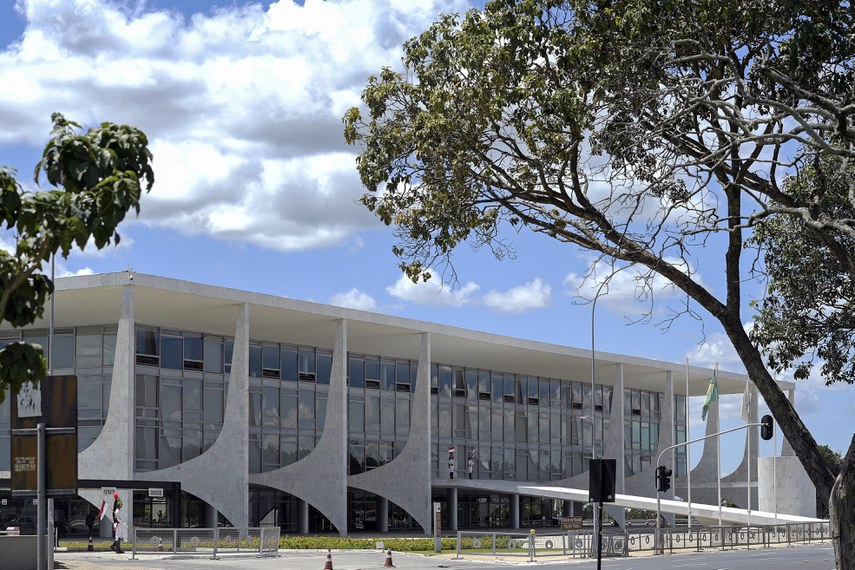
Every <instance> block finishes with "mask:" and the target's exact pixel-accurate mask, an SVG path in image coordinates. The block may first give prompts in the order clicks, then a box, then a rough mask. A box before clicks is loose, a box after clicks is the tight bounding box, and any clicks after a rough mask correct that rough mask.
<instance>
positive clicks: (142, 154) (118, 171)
mask: <svg viewBox="0 0 855 570" xmlns="http://www.w3.org/2000/svg"><path fill="white" fill-rule="evenodd" d="M51 119H52V122H53V130H52V133H51V139H50V140H49V142H48V143H47V145H46V146H45V149H44V153H43V154H42V158H41V160H40V161H39V162H38V164H37V165H36V167H35V171H34V181H35V183H36V185H37V186H39V185H40V184H42V183H44V182H47V183H48V184H49V185H50V189H45V190H37V191H35V192H29V191H26V190H25V189H24V188H23V187H22V186H21V184H20V183H19V182H18V181H17V179H16V178H15V174H16V173H15V172H14V171H13V170H11V169H8V168H0V220H2V223H3V224H4V229H5V230H6V231H7V233H10V234H12V235H13V236H14V239H15V252H14V253H10V252H8V251H5V250H2V249H0V282H2V294H0V322H2V321H6V322H8V323H9V324H11V325H12V326H13V327H23V326H26V325H29V324H32V323H33V322H35V320H36V319H38V318H41V317H42V315H43V314H44V309H45V302H46V300H47V298H48V296H49V295H51V294H52V293H53V282H52V281H51V280H50V278H49V277H48V276H47V275H45V273H44V271H43V267H44V265H43V264H44V263H45V262H47V261H49V260H50V258H51V256H53V255H55V254H57V253H59V254H60V255H62V256H63V257H67V256H68V255H69V253H70V252H71V251H72V250H73V249H74V248H75V247H76V248H80V249H83V248H84V247H86V246H87V244H89V243H90V242H91V244H92V245H93V246H94V247H96V248H97V249H101V248H103V247H105V246H107V245H109V244H110V243H115V244H118V243H119V239H120V236H119V233H118V231H117V227H118V224H119V223H120V222H121V221H122V220H124V218H125V216H126V215H127V213H128V212H129V211H131V210H134V211H135V212H136V213H139V200H140V196H141V194H142V191H143V189H145V191H146V192H147V191H149V190H150V189H151V187H152V184H154V172H153V170H152V168H151V164H150V162H151V159H152V156H151V152H150V151H149V150H148V140H147V138H146V136H145V134H144V133H143V132H142V131H140V130H138V129H136V128H134V127H129V126H125V125H115V124H112V123H101V124H100V125H98V126H96V127H93V128H91V129H89V130H88V131H86V132H85V133H81V132H80V131H81V126H80V125H79V124H77V123H74V122H72V121H69V120H67V119H66V118H65V117H63V116H62V115H60V114H59V113H54V114H53V115H52V117H51ZM46 370H47V366H46V362H45V358H44V353H43V350H42V348H41V347H39V346H37V345H33V344H30V343H25V342H14V343H10V344H7V345H6V346H4V347H3V348H2V349H0V402H2V401H3V399H4V398H5V394H6V389H7V388H11V389H12V393H13V394H14V393H17V391H18V389H19V387H20V386H21V384H22V383H23V382H26V381H38V379H39V378H41V377H43V376H44V375H45V373H46Z"/></svg>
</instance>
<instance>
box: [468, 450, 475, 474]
mask: <svg viewBox="0 0 855 570" xmlns="http://www.w3.org/2000/svg"><path fill="white" fill-rule="evenodd" d="M474 469H475V458H474V457H472V454H471V453H470V454H469V460H468V461H467V462H466V472H467V473H469V478H470V479H471V478H472V471H473V470H474Z"/></svg>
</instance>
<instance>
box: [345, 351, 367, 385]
mask: <svg viewBox="0 0 855 570" xmlns="http://www.w3.org/2000/svg"><path fill="white" fill-rule="evenodd" d="M347 380H348V384H349V385H350V387H351V388H362V387H364V386H365V360H364V359H363V358H361V357H358V356H351V357H350V358H348V360H347Z"/></svg>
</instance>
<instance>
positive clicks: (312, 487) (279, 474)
mask: <svg viewBox="0 0 855 570" xmlns="http://www.w3.org/2000/svg"><path fill="white" fill-rule="evenodd" d="M249 480H250V482H251V483H255V484H259V485H266V486H268V487H271V488H273V489H279V490H280V491H284V492H286V493H290V494H292V495H294V496H296V497H299V498H300V499H302V500H304V501H306V502H308V503H310V504H311V505H312V506H313V507H315V508H316V509H318V511H320V512H321V513H322V514H323V515H324V516H325V517H327V519H329V521H330V522H331V523H332V524H334V525H335V527H336V529H338V533H339V535H341V536H345V535H346V534H347V321H346V320H345V319H341V320H339V321H338V329H337V332H336V338H335V345H334V347H333V362H332V371H331V376H330V392H329V397H328V399H327V415H326V418H325V421H324V430H323V433H322V434H321V439H320V440H319V441H318V444H317V445H316V446H315V448H314V449H313V450H312V451H311V453H309V455H307V456H306V457H304V458H303V459H301V460H300V461H298V462H296V463H292V464H291V465H286V466H285V467H280V468H279V469H274V470H273V471H266V472H264V473H253V474H252V475H250V477H249Z"/></svg>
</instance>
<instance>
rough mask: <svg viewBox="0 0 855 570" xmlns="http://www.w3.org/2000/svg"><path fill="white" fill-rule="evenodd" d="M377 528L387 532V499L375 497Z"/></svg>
mask: <svg viewBox="0 0 855 570" xmlns="http://www.w3.org/2000/svg"><path fill="white" fill-rule="evenodd" d="M377 530H378V531H379V532H389V500H388V499H385V498H383V497H377Z"/></svg>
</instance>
